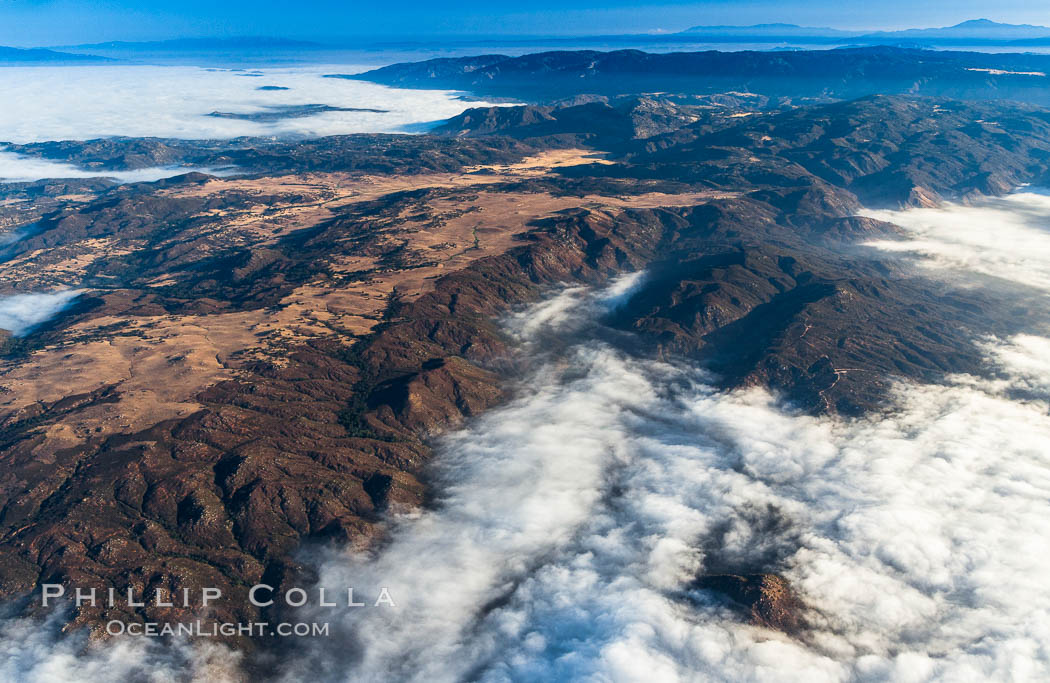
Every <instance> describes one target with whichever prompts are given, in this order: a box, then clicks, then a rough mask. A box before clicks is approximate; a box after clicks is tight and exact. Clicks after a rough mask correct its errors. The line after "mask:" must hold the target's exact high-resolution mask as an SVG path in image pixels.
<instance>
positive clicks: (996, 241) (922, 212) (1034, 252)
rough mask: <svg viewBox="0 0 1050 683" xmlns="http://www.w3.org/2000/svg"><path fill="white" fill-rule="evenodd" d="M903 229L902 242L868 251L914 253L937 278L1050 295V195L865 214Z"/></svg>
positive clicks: (886, 242) (1031, 193) (1032, 193)
mask: <svg viewBox="0 0 1050 683" xmlns="http://www.w3.org/2000/svg"><path fill="white" fill-rule="evenodd" d="M864 215H866V216H869V217H871V218H877V219H879V220H883V221H888V222H890V223H895V224H897V225H899V226H900V227H902V228H904V229H905V231H906V232H907V233H908V237H907V238H906V239H903V240H879V241H874V242H870V243H868V244H869V246H872V247H875V248H878V249H881V250H883V251H893V252H899V253H909V254H915V255H917V256H918V257H920V259H921V263H922V264H923V265H924V266H926V267H929V268H932V269H936V270H940V271H942V273H941V275H947V274H954V275H956V276H958V275H962V276H964V277H965V276H970V275H972V274H974V273H976V274H980V275H987V276H991V277H995V278H1001V279H1003V280H1007V281H1010V282H1015V283H1018V284H1022V285H1026V286H1029V287H1035V288H1038V289H1042V290H1046V291H1050V194H1045V193H1042V192H1037V191H1033V190H1025V191H1022V192H1017V193H1014V194H1011V195H1008V196H1006V197H998V198H987V199H982V200H979V201H977V202H976V203H974V204H973V205H969V206H965V205H962V204H946V205H944V206H943V207H941V208H931V209H904V210H900V211H867V212H864Z"/></svg>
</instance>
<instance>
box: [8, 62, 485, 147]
mask: <svg viewBox="0 0 1050 683" xmlns="http://www.w3.org/2000/svg"><path fill="white" fill-rule="evenodd" d="M362 70H363V68H361V67H348V66H345V65H341V66H302V67H273V68H261V69H247V70H231V69H209V68H200V67H191V66H76V67H54V66H42V67H4V68H3V69H0V88H2V90H3V92H4V95H5V106H4V107H3V108H2V109H0V140H2V141H6V142H14V143H28V142H42V141H47V140H88V139H93V138H99V137H108V136H115V135H121V136H128V137H168V138H183V139H227V138H234V137H239V136H269V135H277V136H283V135H304V136H320V135H336V134H346V133H383V132H400V131H402V130H403V129H404V128H406V127H408V126H415V125H418V124H420V123H424V122H428V121H437V120H439V119H446V118H449V117H451V116H455V115H456V114H459V113H460V112H462V111H463V110H464V109H466V108H467V107H470V106H483V104H484V103H471V102H466V101H464V100H461V99H458V98H457V96H456V93H453V92H449V91H444V90H403V89H397V88H388V87H386V86H382V85H376V84H374V83H365V82H359V81H352V80H346V79H339V78H324V77H323V76H324V75H325V74H329V73H333V72H334V73H344V74H345V73H354V72H356V71H362ZM261 86H278V87H284V88H288V90H260V89H259V88H260V87H261ZM303 104H326V105H330V106H334V107H347V108H359V109H361V108H367V109H383V110H387V111H386V112H385V113H373V112H341V111H337V112H326V113H322V114H318V115H316V116H309V117H305V118H291V119H284V120H280V121H270V122H255V121H245V120H240V119H228V118H217V117H213V116H208V114H209V113H211V112H215V111H219V112H234V113H253V112H263V111H267V107H275V106H289V105H303Z"/></svg>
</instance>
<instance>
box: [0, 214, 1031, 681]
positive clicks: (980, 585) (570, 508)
mask: <svg viewBox="0 0 1050 683" xmlns="http://www.w3.org/2000/svg"><path fill="white" fill-rule="evenodd" d="M997 201H998V200H997ZM1042 201H1043V200H1042V199H1036V198H1031V199H1027V198H1021V199H1018V198H1017V197H1016V196H1015V197H1012V198H1009V199H1007V200H1005V202H1006V205H1007V206H1014V207H1017V208H1018V209H1019V210H1020V213H1024V212H1025V211H1028V210H1031V216H1029V217H1028V218H1025V219H1024V220H1018V221H1016V222H1015V223H1008V224H1006V225H1008V226H1009V229H1010V230H1016V231H1017V232H1016V234H1014V237H1015V238H1017V239H1019V240H1021V241H1020V242H1017V244H1027V245H1031V244H1036V243H1038V239H1039V236H1040V234H1041V227H1040V226H1041V225H1046V224H1047V223H1046V222H1045V221H1043V220H1042V218H1040V216H1043V217H1045V216H1047V215H1050V212H1046V213H1041V212H1043V208H1040V207H1042V206H1043V205H1042V204H1041V202H1042ZM996 206H998V204H996ZM987 208H988V207H987V206H977V207H960V206H949V207H946V208H945V209H942V210H941V211H942V213H941V214H934V213H930V212H928V211H927V210H916V211H920V212H924V213H919V214H916V213H911V212H904V213H902V214H898V215H896V216H895V217H894V219H895V221H896V222H898V223H900V224H902V225H904V227H905V228H907V229H912V228H909V225H914V226H918V227H915V228H914V230H915V231H916V232H919V231H921V236H922V248H921V249H914V250H911V252H912V253H913V254H914V255H915V256H916V258H919V259H920V262H922V263H924V264H928V265H931V267H932V266H943V265H944V264H943V263H940V262H938V259H945V258H948V263H950V264H952V270H951V271H950V272H951V276H952V277H962V274H963V273H964V272H971V273H975V274H980V275H988V274H992V275H995V276H997V277H1004V278H1005V277H1006V275H1007V274H1008V273H1005V272H1002V271H997V270H996V269H997V268H999V265H997V264H1000V263H1001V262H1002V260H1003V259H1004V258H1006V256H1005V254H998V255H997V254H996V253H994V252H993V251H992V250H991V249H989V248H988V246H987V245H988V244H989V241H988V240H986V239H985V237H984V236H983V233H986V232H987V231H992V230H999V229H1003V228H1001V225H1000V223H999V222H997V221H998V218H999V217H1000V215H999V214H995V215H989V214H987V213H986V209H987ZM975 211H976V212H977V213H973V212H975ZM913 216H922V220H918V219H916V220H915V222H914V223H909V221H911V219H912V217H913ZM931 225H934V226H936V225H952V226H955V227H954V229H953V230H941V231H939V230H937V229H935V228H930V227H929V226H931ZM916 241H917V240H916ZM905 243H906V242H905ZM900 244H901V242H894V243H892V244H889V245H887V248H891V249H894V250H899V249H898V247H899V245H900ZM878 246H880V247H881V246H882V245H878ZM999 251H1001V252H1006V251H1009V249H1008V245H1003V247H1002V248H1001V249H999ZM945 254H949V255H950V257H945V256H944V255H945ZM1026 257H1027V260H1028V262H1027V267H1028V268H1029V269H1030V270H1029V273H1031V274H1029V275H1025V276H1024V278H1023V279H1022V280H1021V282H1023V284H1024V285H1025V286H1027V287H1032V286H1036V285H1039V283H1041V280H1040V279H1039V278H1040V277H1041V275H1040V273H1041V272H1044V271H1043V270H1042V269H1044V268H1047V267H1048V266H1050V250H1041V249H1038V248H1033V249H1031V250H1030V251H1029V253H1027V254H1026ZM1030 261H1037V262H1039V263H1030ZM1005 270H1006V271H1009V268H1006V269H1005ZM929 272H931V273H934V274H940V273H946V272H947V271H945V270H944V268H943V267H941V269H940V270H931V271H929ZM1046 272H1050V270H1048V271H1046ZM640 277H643V276H639V275H633V276H627V277H625V278H624V279H621V280H620V281H618V282H617V283H615V284H614V285H613V286H612V287H611V288H609V289H606V290H603V291H597V292H595V291H592V290H588V289H580V288H574V289H568V290H565V291H562V292H560V293H559V294H557V295H556V296H554V297H552V298H551V299H549V300H547V301H545V302H543V303H541V304H537V305H536V306H533V307H530V308H529V309H527V310H525V311H522V312H520V313H519V314H516V315H514V316H512V317H511V318H510V319H509V320H508V321H507V330H508V332H509V333H510V334H511V335H513V336H515V337H517V339H518V341H519V342H520V345H519V346H520V349H521V350H520V355H521V357H520V358H519V361H520V362H522V363H523V364H524V365H525V367H528V368H531V369H529V370H528V371H527V372H525V373H524V374H523V376H522V377H523V378H522V379H521V380H519V381H518V383H517V385H516V398H515V399H514V400H513V401H511V402H510V403H508V404H507V405H505V406H503V407H501V408H499V409H497V410H494V411H491V412H489V413H487V414H485V415H484V416H482V417H480V418H479V419H477V420H475V421H473V422H472V423H471V424H470V425H469V426H468V427H467V428H466V429H463V430H459V431H456V432H452V433H449V434H447V435H445V436H444V437H442V438H441V439H440V440H439V442H438V443H437V448H438V457H437V458H436V461H435V469H434V471H433V484H434V491H435V499H434V501H433V502H432V504H431V505H428V506H427V507H426V508H425V509H423V510H412V511H400V512H398V511H395V512H394V513H393V514H392V515H391V517H390V521H389V537H388V540H387V542H386V543H384V544H383V545H381V546H380V547H379V548H377V549H375V550H374V551H372V552H371V553H367V554H362V553H350V552H338V553H331V554H328V555H323V556H321V557H320V558H314V559H316V560H317V561H318V563H319V568H320V583H321V585H323V586H327V587H329V588H330V589H331V591H332V592H334V593H339V592H342V591H344V590H345V587H347V586H353V587H354V589H355V594H358V595H374V594H376V593H377V592H378V590H379V588H380V587H385V588H387V589H388V591H389V593H390V595H391V596H392V597H393V598H394V599H395V600H396V602H397V606H396V607H395V608H368V609H358V610H350V611H347V612H343V611H338V610H336V611H333V610H332V609H330V608H326V609H323V610H316V611H310V610H304V611H303V612H301V613H300V614H299V615H298V616H300V617H301V618H303V619H316V620H318V621H328V622H331V623H332V629H333V632H332V635H331V636H330V637H329V638H325V639H318V640H306V641H297V642H296V643H295V647H294V648H292V649H290V650H289V652H288V654H287V655H286V656H285V658H284V659H283V661H282V662H281V663H279V664H277V665H275V666H274V671H275V675H276V676H277V677H278V678H282V679H283V680H286V681H300V680H308V679H313V680H319V681H356V680H372V681H428V682H430V681H434V682H442V681H461V680H479V681H531V680H596V681H647V682H648V681H678V680H690V681H692V680H715V681H718V680H725V681H742V680H745V681H806V682H809V681H883V680H895V681H897V680H899V681H928V680H938V681H952V682H955V681H985V680H1013V681H1029V680H1032V681H1034V680H1048V679H1050V645H1048V644H1050V583H1048V582H1047V581H1046V572H1045V568H1046V567H1047V566H1048V563H1050V546H1048V545H1047V542H1046V539H1047V538H1050V449H1047V447H1046V444H1047V443H1050V339H1048V338H1047V337H1046V336H1043V335H1040V334H1034V333H1033V334H1024V335H1017V336H1015V337H1012V338H1006V339H996V338H986V339H984V340H982V341H981V343H982V345H983V348H984V349H985V352H986V355H987V362H988V364H989V368H991V369H995V370H997V373H996V374H995V376H994V379H988V378H978V377H972V376H955V377H950V378H948V379H947V380H946V382H945V383H944V384H943V385H920V384H913V383H904V382H902V383H900V384H898V385H897V386H896V387H895V389H894V392H893V396H892V401H891V402H890V404H889V405H888V406H887V410H886V411H885V412H884V413H880V414H873V415H869V416H865V417H862V418H855V419H846V418H841V417H811V416H805V415H799V414H797V413H794V412H791V411H789V410H786V409H785V408H784V407H783V405H782V404H781V403H780V402H779V401H778V400H777V398H776V397H775V396H772V395H770V394H769V393H768V392H766V391H764V390H761V389H748V390H739V391H732V392H721V391H718V390H716V389H714V388H713V387H712V385H711V383H710V378H709V377H707V376H705V374H704V373H703V372H702V371H700V370H698V369H697V368H695V367H693V366H691V365H689V364H687V363H684V362H668V361H657V360H653V359H647V358H639V357H636V356H632V355H630V354H628V353H626V352H624V351H622V350H621V348H622V347H621V345H620V344H619V343H618V337H617V335H618V334H619V333H616V332H613V331H611V330H608V329H607V328H605V327H603V325H602V324H601V321H602V318H603V316H604V315H605V314H606V313H607V312H608V311H609V310H611V309H612V308H613V307H615V306H616V305H618V303H619V302H621V301H623V300H624V299H625V298H626V297H629V296H630V293H631V291H632V289H633V288H634V287H636V286H637V284H638V282H639V281H640V280H639V278H640ZM1006 279H1009V278H1006ZM1015 280H1016V278H1015ZM1040 286H1041V285H1040ZM1044 290H1045V291H1046V292H1047V293H1050V286H1045V287H1044ZM761 571H776V572H779V573H780V574H782V575H783V576H785V577H786V578H787V579H788V580H789V581H790V583H791V585H792V586H793V587H794V589H795V590H796V591H797V592H798V594H799V596H800V598H801V600H802V601H803V602H804V603H805V605H806V609H805V620H806V622H807V627H806V628H805V629H804V630H803V631H802V633H801V634H799V635H798V636H796V637H789V636H787V635H784V634H781V633H779V632H775V631H771V630H768V629H764V628H760V627H757V626H752V625H749V624H747V623H746V622H745V621H743V620H742V619H741V617H740V615H739V614H738V613H736V612H734V611H733V610H732V609H731V608H730V607H729V606H728V605H727V604H726V602H725V601H724V599H722V598H720V597H719V596H718V595H716V594H714V593H710V592H707V591H702V590H698V589H696V588H695V587H692V586H691V582H692V581H693V579H694V578H695V577H697V576H698V575H700V574H703V573H704V572H746V573H750V572H761ZM25 623H26V622H24V621H22V620H14V621H10V622H8V623H7V624H6V625H5V627H4V628H5V629H6V632H7V633H10V632H11V631H12V629H22V630H21V631H18V633H19V634H20V638H21V640H20V642H19V646H18V647H17V648H16V647H15V646H14V645H13V644H12V642H11V640H10V636H9V635H8V636H6V637H5V638H3V639H0V650H3V649H4V648H6V649H7V651H8V652H12V651H14V650H16V649H17V652H18V653H19V656H9V657H8V658H7V659H6V660H5V661H6V664H4V666H6V667H7V669H6V671H4V670H0V673H4V674H7V675H8V676H11V675H14V676H15V677H16V678H17V677H19V676H21V677H23V678H25V679H27V680H35V681H58V680H83V678H79V677H78V672H79V671H81V670H89V669H83V668H82V667H89V668H90V667H94V668H93V669H90V670H93V671H97V672H99V673H100V674H101V675H102V678H100V679H95V680H116V678H113V679H109V678H107V677H106V666H110V667H113V670H115V671H116V670H121V671H133V672H135V671H141V669H135V668H134V667H135V666H138V665H136V664H135V662H138V661H140V660H141V658H142V657H143V656H146V655H148V654H149V652H151V651H153V650H155V649H156V645H155V644H149V643H142V642H129V641H118V642H117V643H114V644H109V645H105V646H91V647H89V648H88V649H87V650H86V651H85V650H82V649H81V648H82V647H83V645H82V643H80V644H77V643H76V641H75V640H74V639H71V638H69V637H64V636H63V637H60V636H56V635H55V633H54V631H53V630H52V631H49V630H47V629H40V628H37V629H30V628H28V627H26V626H25ZM185 652H186V650H185V648H173V649H172V650H171V651H170V653H169V654H168V655H167V658H166V659H163V658H162V659H155V660H154V661H155V662H157V663H156V665H155V667H154V668H152V669H150V670H149V671H150V672H151V673H152V674H153V675H156V676H157V677H158V680H165V679H164V678H161V677H163V676H169V677H176V676H185V677H186V678H194V677H196V678H197V679H199V680H208V679H209V678H210V679H211V680H219V679H222V678H236V677H237V674H235V673H233V672H231V671H229V670H222V671H218V672H217V671H216V670H215V669H214V661H215V657H214V656H211V657H210V658H209V657H208V656H205V655H206V654H208V653H210V654H211V655H214V652H215V651H214V650H213V649H212V650H208V651H207V652H205V651H199V652H197V653H196V654H193V655H187V654H185ZM176 655H177V656H176ZM218 660H219V661H222V660H223V658H222V657H219V658H218ZM231 661H232V660H231ZM103 664H105V666H104V665H103ZM121 667H123V668H121ZM129 667H131V668H129Z"/></svg>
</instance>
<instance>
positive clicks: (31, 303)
mask: <svg viewBox="0 0 1050 683" xmlns="http://www.w3.org/2000/svg"><path fill="white" fill-rule="evenodd" d="M80 293H81V290H79V289H67V290H63V291H60V292H50V293H38V294H13V295H11V296H5V297H0V330H7V331H8V332H10V333H11V334H13V335H14V336H16V337H20V336H22V335H24V334H26V333H27V332H29V331H30V330H32V329H33V328H34V327H36V326H37V325H39V324H41V323H44V322H47V321H48V320H50V319H51V318H52V317H53V316H54V315H55V314H56V313H58V312H59V311H61V310H62V309H64V308H65V307H66V306H68V305H69V304H70V303H72V301H73V299H76V298H77V297H78V296H80Z"/></svg>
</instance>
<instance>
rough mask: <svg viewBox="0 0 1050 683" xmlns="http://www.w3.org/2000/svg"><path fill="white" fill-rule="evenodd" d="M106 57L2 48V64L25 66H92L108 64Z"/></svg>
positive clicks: (0, 51) (0, 61) (0, 57)
mask: <svg viewBox="0 0 1050 683" xmlns="http://www.w3.org/2000/svg"><path fill="white" fill-rule="evenodd" d="M108 61H110V60H108V59H106V58H105V57H96V56H94V55H80V54H73V53H69V52H58V51H56V50H46V49H44V48H30V49H23V48H17V47H2V46H0V64H9V65H25V64H55V65H58V64H90V63H98V62H108Z"/></svg>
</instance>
